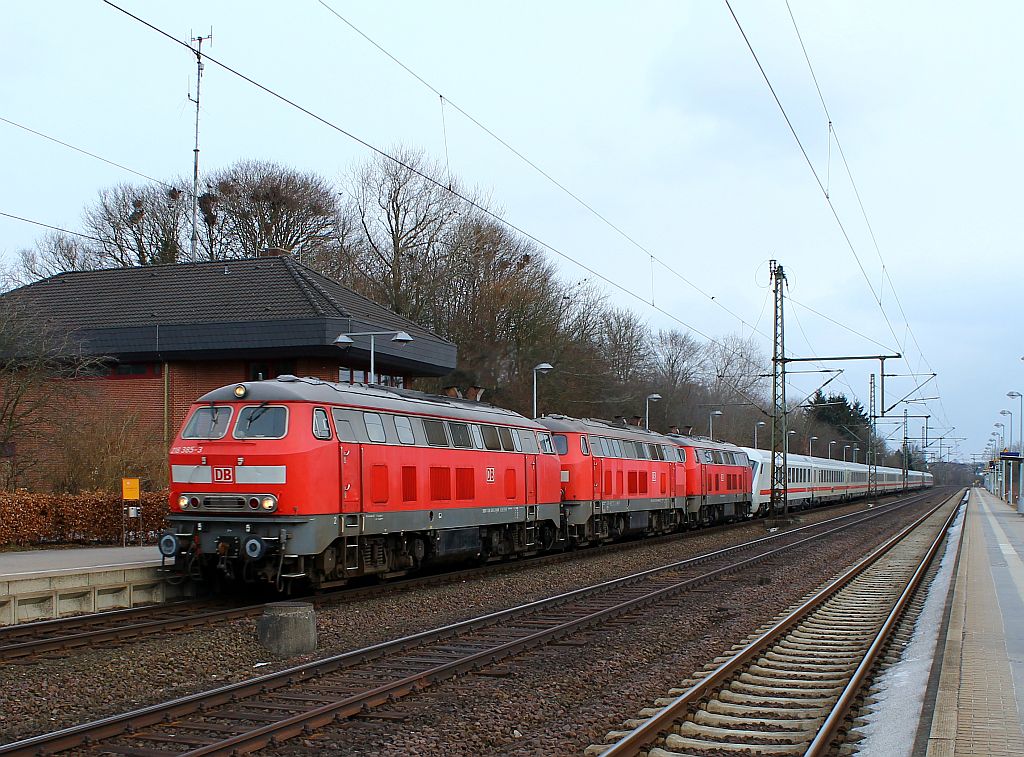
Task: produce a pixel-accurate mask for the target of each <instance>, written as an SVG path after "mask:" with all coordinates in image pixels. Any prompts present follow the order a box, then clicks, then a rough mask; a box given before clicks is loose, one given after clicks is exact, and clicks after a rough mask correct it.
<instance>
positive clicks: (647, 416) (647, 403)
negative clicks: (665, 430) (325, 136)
mask: <svg viewBox="0 0 1024 757" xmlns="http://www.w3.org/2000/svg"><path fill="white" fill-rule="evenodd" d="M660 399H661V395H660V394H648V395H647V399H645V400H644V428H646V429H648V430H649V429H650V428H651V403H652V402H657V401H658V400H660Z"/></svg>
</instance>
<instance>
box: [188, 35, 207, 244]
mask: <svg viewBox="0 0 1024 757" xmlns="http://www.w3.org/2000/svg"><path fill="white" fill-rule="evenodd" d="M212 39H213V28H212V27H211V28H210V33H209V34H207V35H206V36H205V37H204V36H202V35H200V36H198V37H192V42H194V43H195V47H194V48H192V52H194V53H195V56H196V96H195V97H192V95H191V94H190V95H189V96H188V99H189V100H191V101H192V102H194V103H195V104H196V142H195V149H194V150H193V151H192V155H193V161H192V251H191V258H192V260H193V261H195V260H196V253H197V251H198V249H199V86H200V84H201V83H202V80H203V42H205V41H207V40H212ZM211 44H212V42H211Z"/></svg>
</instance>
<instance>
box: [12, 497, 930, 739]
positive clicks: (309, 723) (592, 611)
mask: <svg viewBox="0 0 1024 757" xmlns="http://www.w3.org/2000/svg"><path fill="white" fill-rule="evenodd" d="M930 496H934V493H924V494H921V495H917V496H914V497H909V498H907V499H906V500H904V502H903V505H906V506H909V505H913V504H920V503H921V502H922V501H924V500H925V499H927V498H929V497H930ZM893 511H894V508H893V507H887V508H876V509H874V510H870V511H866V512H864V511H862V512H860V513H856V514H850V515H846V516H841V517H840V518H838V519H834V520H832V521H825V522H822V523H816V524H811V525H807V526H802V527H799V528H794V529H792V530H789V531H784V532H779V533H776V534H773V535H770V536H766V537H762V538H760V539H756V540H754V541H751V542H746V543H744V544H740V545H736V546H733V547H728V548H725V549H721V550H717V551H715V552H712V553H708V554H706V555H702V556H699V557H696V558H691V559H688V560H682V561H679V562H676V563H672V564H670V565H665V566H661V567H658V568H654V569H651V570H647V571H643V572H640V573H636V574H633V575H630V576H626V577H623V578H619V579H616V580H613V581H607V582H604V583H601V584H598V585H595V586H591V587H587V588H584V589H579V590H576V591H572V592H568V593H565V594H561V595H559V596H556V597H551V598H548V599H544V600H540V601H537V602H532V603H529V604H526V605H522V606H519V607H515V608H511V609H508V610H503V611H500V612H496V613H491V614H488V615H485V616H482V617H479V618H474V619H471V620H467V621H463V622H460V623H456V624H453V625H449V626H444V627H442V628H437V629H433V630H430V631H426V632H423V633H419V634H415V635H412V636H408V637H404V638H401V639H397V640H394V641H390V642H386V643H382V644H377V645H375V646H371V647H367V648H365V649H360V650H356V651H353V652H349V653H346V654H342V655H337V656H334V657H329V658H326V659H323V660H317V661H315V662H311V663H307V664H304V665H301V666H298V667H293V668H289V669H287V670H283V671H279V672H276V673H271V674H268V675H265V676H261V677H258V678H253V679H250V680H247V681H243V682H239V683H236V684H231V685H228V686H223V687H220V688H218V689H214V690H211V691H207V692H203V693H200V694H195V695H192V696H187V697H182V698H179V699H176V700H173V701H171V702H166V703H163V704H159V705H154V706H151V707H146V708H143V709H140V710H135V711H132V712H129V713H125V714H122V715H117V716H114V717H109V718H104V719H102V720H99V721H95V722H93V723H87V724H83V725H80V726H75V727H72V728H67V729H64V730H61V731H57V732H54V733H51V734H44V735H41V736H36V737H33V738H29V739H24V740H22V741H18V742H14V743H11V744H8V745H5V746H0V754H49V753H53V752H58V751H62V750H67V749H74V750H75V753H76V754H101V753H119V754H131V755H137V757H158V756H159V755H171V754H181V753H188V754H190V755H206V754H238V753H246V752H251V751H254V750H256V749H259V748H262V747H264V746H267V745H268V744H272V743H279V742H281V741H284V740H286V739H288V738H291V737H294V736H297V735H300V734H303V733H309V732H310V731H312V730H315V729H317V728H319V727H323V726H325V725H327V724H329V723H332V722H335V721H345V720H346V719H348V718H352V717H353V716H359V715H361V714H365V713H366V712H369V711H370V710H372V709H373V708H376V707H380V706H381V705H386V704H387V703H389V702H392V701H394V700H396V699H399V698H401V697H403V696H406V695H408V694H411V693H415V692H418V691H421V690H423V689H424V688H426V687H429V686H430V685H432V684H433V683H435V682H439V681H443V680H446V679H450V678H453V677H455V676H457V675H460V674H462V673H465V672H468V671H471V670H475V669H480V668H485V667H487V666H489V665H492V664H493V663H496V662H498V661H501V660H503V659H506V658H509V657H511V656H514V655H516V654H519V653H521V652H524V651H527V650H529V649H531V648H535V647H537V646H539V645H543V644H547V643H551V642H554V641H558V640H560V639H564V638H565V637H568V636H571V635H573V634H576V633H578V632H581V631H584V630H586V629H590V628H594V627H598V626H600V625H601V624H603V623H606V622H611V621H614V620H615V619H617V618H622V616H627V615H629V614H630V613H635V612H638V611H643V610H644V609H645V608H647V607H649V606H652V605H655V604H657V603H659V602H662V601H670V600H672V599H674V598H675V597H677V596H678V595H680V594H682V593H683V592H686V591H688V590H690V589H693V588H695V587H698V586H701V585H704V584H706V583H708V582H709V581H713V580H714V579H716V578H721V577H723V576H726V575H729V574H731V573H734V572H736V571H740V570H744V569H747V568H749V567H751V566H753V565H754V564H755V563H757V562H760V561H764V560H767V559H770V558H773V557H778V556H780V555H782V554H785V553H787V552H789V551H791V550H793V549H796V548H798V547H801V546H805V545H810V544H813V543H815V542H817V541H820V540H821V539H825V538H827V537H829V536H830V535H833V534H835V533H837V532H840V531H844V530H847V529H851V528H856V527H858V526H859V525H861V524H863V523H865V522H866V521H870V520H874V519H876V518H881V517H885V516H887V515H889V514H890V513H892V512H893ZM837 521H838V522H837Z"/></svg>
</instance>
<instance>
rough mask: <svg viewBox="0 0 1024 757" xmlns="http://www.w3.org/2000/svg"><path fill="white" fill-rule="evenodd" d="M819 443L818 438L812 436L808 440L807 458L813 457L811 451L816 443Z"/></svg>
mask: <svg viewBox="0 0 1024 757" xmlns="http://www.w3.org/2000/svg"><path fill="white" fill-rule="evenodd" d="M816 441H818V437H816V436H812V437H811V438H810V439H808V440H807V457H812V456H813V455H812V454H811V450H813V449H814V443H815V442H816Z"/></svg>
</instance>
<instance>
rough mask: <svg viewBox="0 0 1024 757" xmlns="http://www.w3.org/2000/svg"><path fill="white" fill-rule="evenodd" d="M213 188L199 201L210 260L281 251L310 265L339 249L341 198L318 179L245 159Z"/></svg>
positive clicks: (215, 177)
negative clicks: (310, 261)
mask: <svg viewBox="0 0 1024 757" xmlns="http://www.w3.org/2000/svg"><path fill="white" fill-rule="evenodd" d="M207 186H208V190H207V191H206V192H205V193H203V194H202V195H201V196H200V197H199V205H200V210H201V212H202V219H201V221H202V223H203V227H204V233H203V234H202V235H201V236H202V239H203V248H204V249H203V255H204V257H206V258H209V259H213V260H217V259H221V258H239V257H255V256H257V255H259V254H260V253H261V252H262V251H263V250H265V249H267V248H268V247H280V248H282V249H285V250H288V251H290V252H291V253H293V254H294V255H295V256H296V257H298V258H299V259H300V260H305V259H307V258H313V257H315V256H319V255H322V254H323V252H324V250H325V249H330V250H333V249H334V245H335V242H336V239H337V237H336V234H335V222H336V220H337V216H338V207H337V201H336V195H335V192H334V188H333V187H332V186H331V185H330V183H329V182H328V181H327V180H326V179H324V178H323V177H321V176H319V175H317V174H314V173H304V172H301V171H296V170H295V169H292V168H287V167H285V166H281V165H279V164H277V163H270V162H266V161H253V160H245V161H240V162H238V163H235V164H234V165H232V166H229V167H228V168H226V169H224V170H222V171H217V172H216V173H214V174H212V175H211V176H210V177H209V178H208V179H207Z"/></svg>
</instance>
